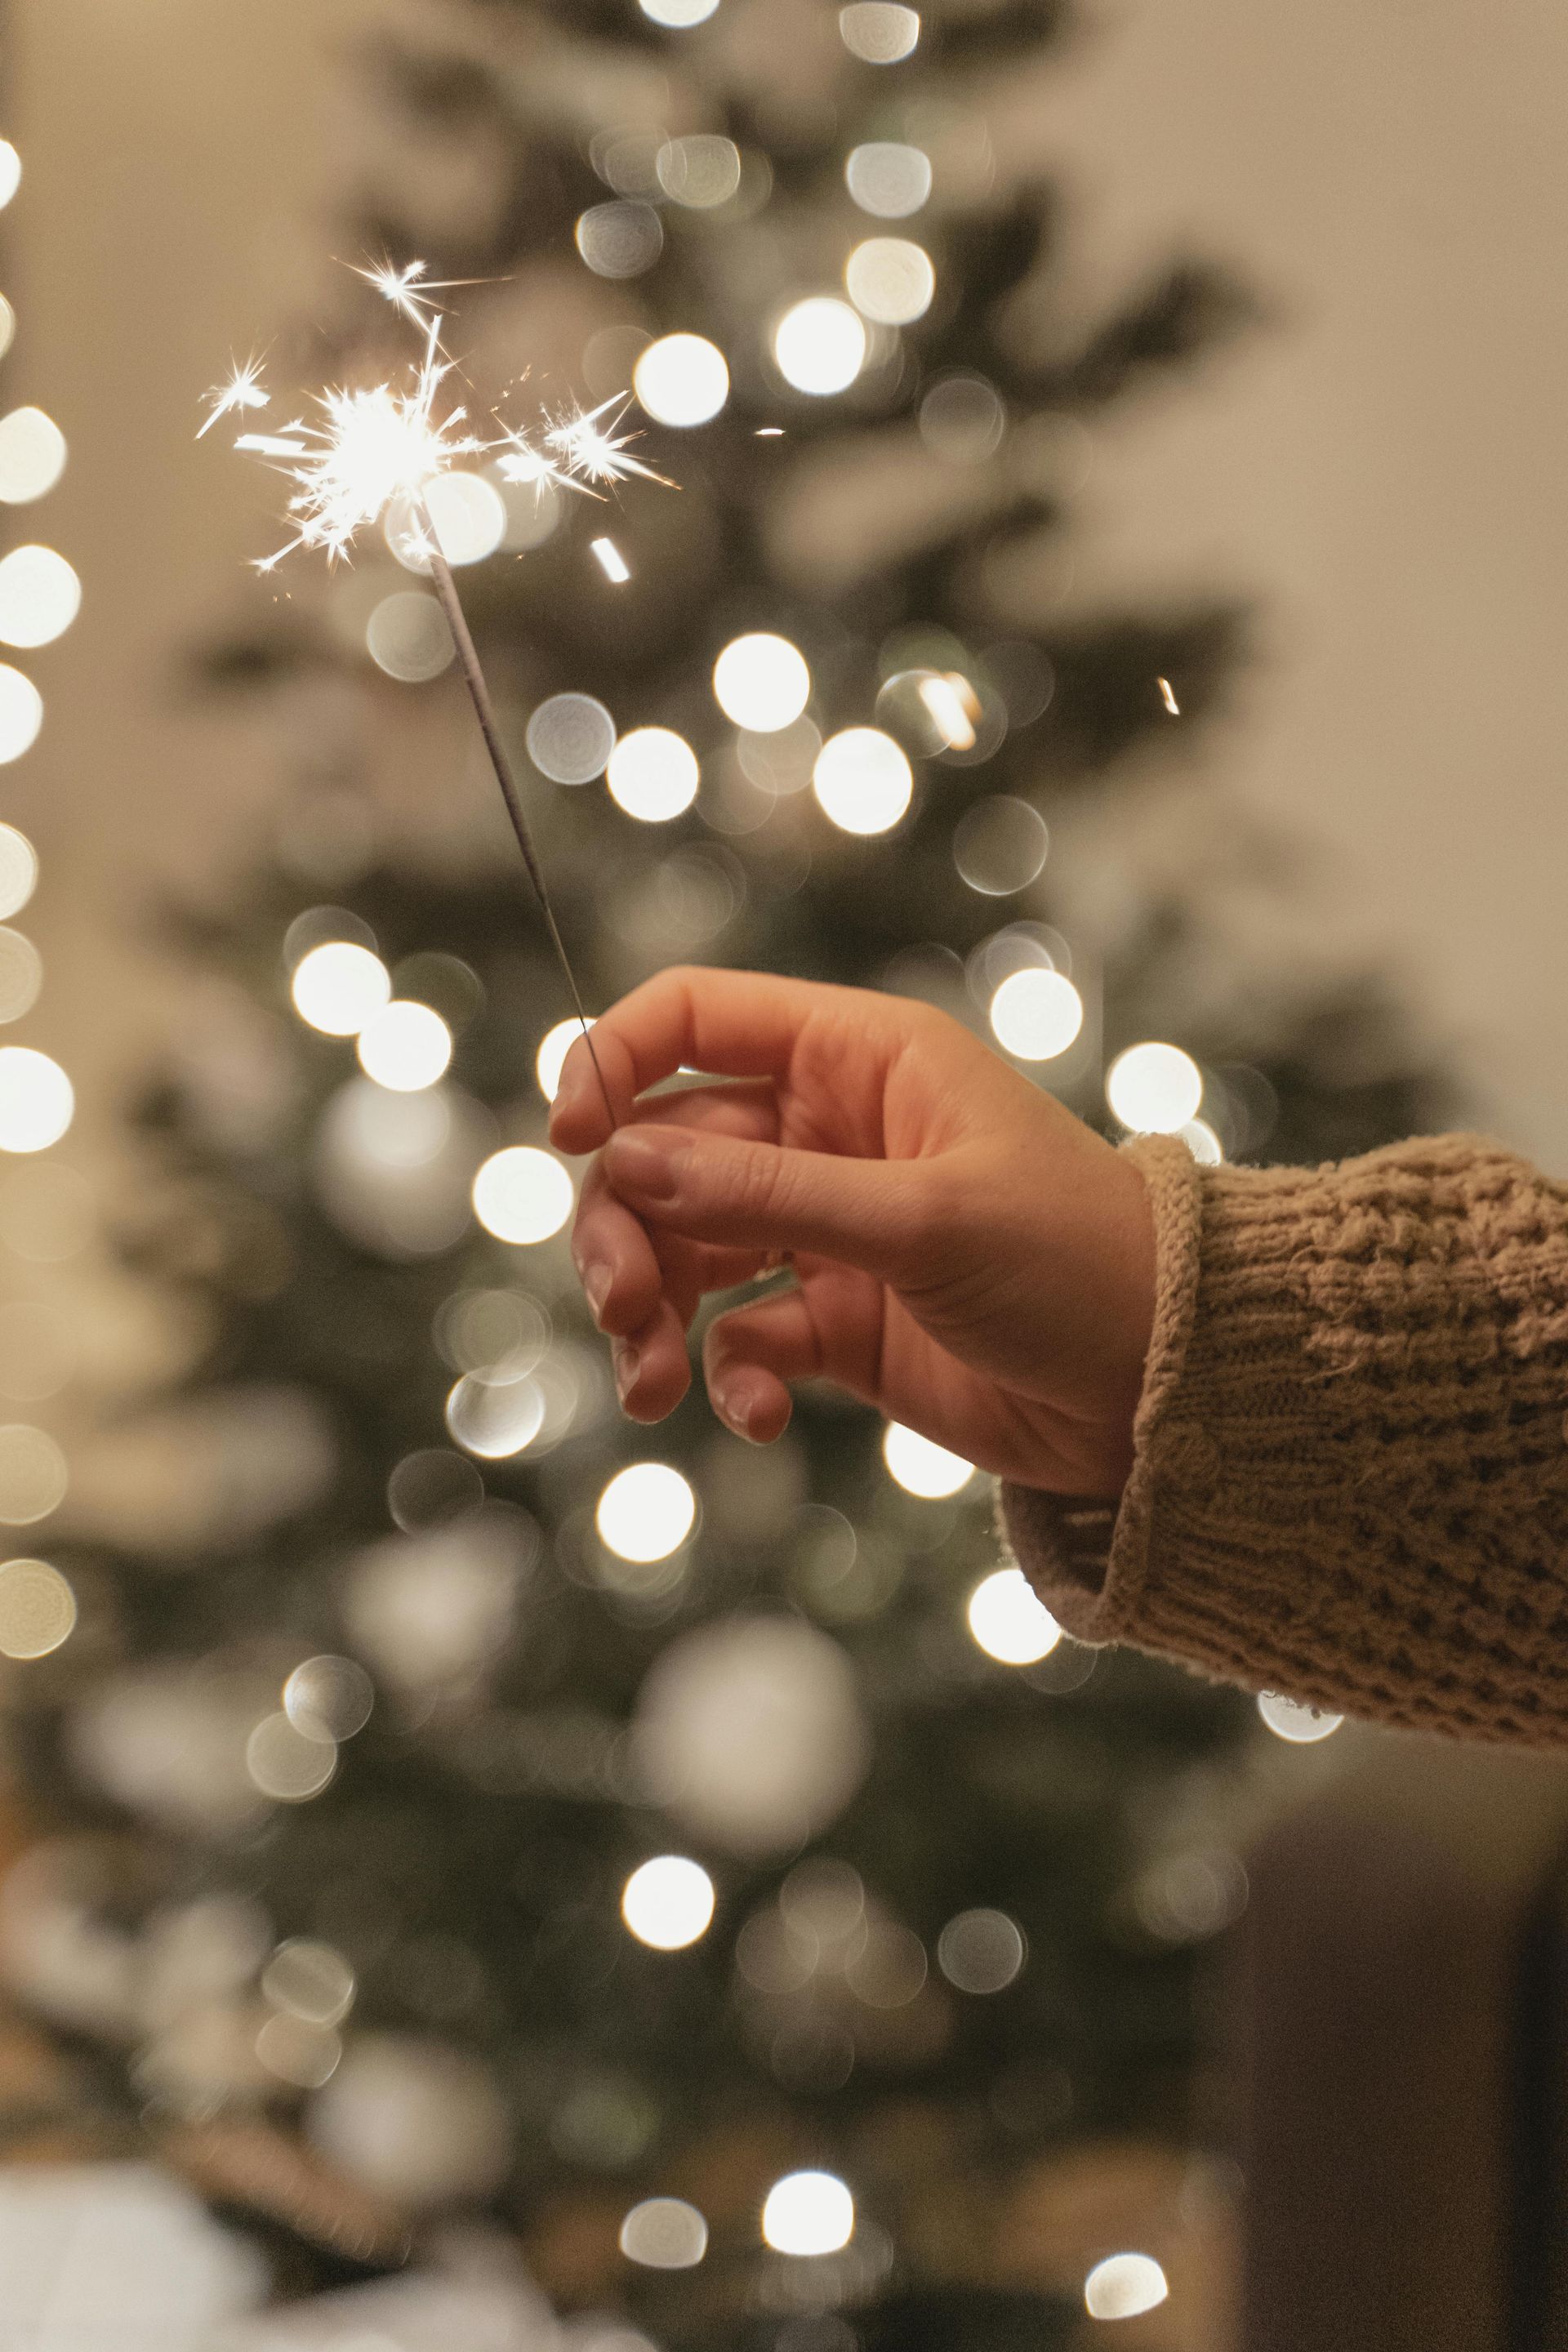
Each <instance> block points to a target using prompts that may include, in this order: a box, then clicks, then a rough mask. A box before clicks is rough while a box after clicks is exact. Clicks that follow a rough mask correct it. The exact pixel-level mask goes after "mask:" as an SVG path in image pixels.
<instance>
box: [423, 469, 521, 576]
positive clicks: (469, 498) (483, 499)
mask: <svg viewBox="0 0 1568 2352" xmlns="http://www.w3.org/2000/svg"><path fill="white" fill-rule="evenodd" d="M425 504H426V508H427V509H428V511H429V515H430V520H431V521H432V523H434V525H435V527H436V541H437V546H438V547H439V548H440V550H441V552H442V554H443V555H444V556H445V557H446V559H447V562H448V563H482V562H484V559H485V557H486V556H487V555H493V554H494V553H495V551H496V549H497V548H498V547H499V546H500V543H501V541H502V540H503V539H504V538H505V537H506V528H507V510H506V500H505V499H503V498H502V496H501V494H500V490H499V489H497V488H496V486H495V484H494V483H493V482H490V481H487V480H486V479H485V477H484V476H483V475H482V474H466V473H463V472H461V471H458V472H454V473H450V474H437V477H436V479H435V480H434V481H433V482H431V483H428V484H427V485H426V491H425ZM423 568H424V569H425V570H426V571H428V570H429V568H430V565H429V558H428V557H426V559H425V562H424V566H423Z"/></svg>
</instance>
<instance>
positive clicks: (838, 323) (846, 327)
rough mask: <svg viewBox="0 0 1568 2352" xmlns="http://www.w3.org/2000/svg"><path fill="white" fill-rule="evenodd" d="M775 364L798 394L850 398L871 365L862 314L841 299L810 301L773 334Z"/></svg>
mask: <svg viewBox="0 0 1568 2352" xmlns="http://www.w3.org/2000/svg"><path fill="white" fill-rule="evenodd" d="M773 358H774V359H775V360H776V361H777V362H778V370H779V373H780V374H781V375H782V376H783V378H784V382H785V383H789V384H793V385H794V386H795V390H796V392H808V393H811V394H813V395H814V396H815V397H816V398H818V399H821V398H824V397H826V395H827V394H830V393H835V392H847V390H848V388H849V386H850V385H851V384H852V383H854V381H855V379H856V377H857V376H858V374H859V373H860V371H861V369H862V368H863V367H864V366H865V364H866V330H865V328H864V326H863V325H862V324H861V322H860V318H859V314H858V312H857V311H855V310H851V309H850V307H849V305H848V303H847V302H840V301H839V300H838V299H837V296H836V295H832V294H812V295H808V296H807V297H806V299H805V301H804V302H796V303H794V304H792V306H791V307H790V309H789V310H786V311H785V312H784V317H783V318H782V319H781V320H779V322H778V324H777V326H776V327H775V328H774V329H773Z"/></svg>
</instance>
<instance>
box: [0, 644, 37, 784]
mask: <svg viewBox="0 0 1568 2352" xmlns="http://www.w3.org/2000/svg"><path fill="white" fill-rule="evenodd" d="M43 723H44V698H43V696H42V695H41V694H40V693H39V692H38V689H37V687H36V686H35V685H34V684H33V681H32V679H31V678H30V677H23V675H22V673H21V671H20V670H19V669H13V668H12V667H11V665H10V663H9V662H0V766H3V765H4V764H5V761H9V760H19V759H20V758H21V756H22V754H23V752H24V751H31V750H32V747H33V745H34V744H35V743H36V742H37V740H38V730H39V728H40V727H41V726H42V725H43Z"/></svg>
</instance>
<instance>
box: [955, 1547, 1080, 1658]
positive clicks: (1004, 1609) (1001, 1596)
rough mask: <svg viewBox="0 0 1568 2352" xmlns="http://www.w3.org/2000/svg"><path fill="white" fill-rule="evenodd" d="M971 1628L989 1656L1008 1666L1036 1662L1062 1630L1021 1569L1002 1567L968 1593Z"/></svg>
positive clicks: (1047, 1655)
mask: <svg viewBox="0 0 1568 2352" xmlns="http://www.w3.org/2000/svg"><path fill="white" fill-rule="evenodd" d="M969 1630H970V1632H971V1633H973V1636H974V1639H975V1641H976V1642H977V1643H979V1645H980V1647H981V1649H983V1650H984V1653H985V1654H986V1656H987V1657H988V1658H995V1659H996V1660H998V1662H999V1663H1000V1664H1002V1665H1005V1666H1033V1665H1037V1664H1038V1663H1039V1661H1040V1660H1041V1659H1042V1658H1048V1657H1049V1656H1050V1654H1051V1652H1052V1651H1053V1650H1054V1649H1055V1648H1056V1646H1057V1643H1058V1642H1059V1641H1060V1640H1061V1638H1062V1629H1061V1627H1060V1626H1059V1625H1058V1623H1057V1621H1056V1619H1055V1618H1054V1617H1053V1616H1052V1615H1051V1612H1050V1611H1049V1610H1048V1609H1047V1607H1046V1605H1045V1603H1044V1601H1041V1600H1039V1599H1038V1598H1037V1595H1036V1593H1035V1591H1034V1589H1033V1587H1032V1586H1031V1585H1030V1583H1029V1580H1028V1579H1027V1577H1026V1575H1025V1574H1024V1571H1023V1570H1022V1569H1021V1568H999V1569H997V1570H995V1572H994V1574H993V1575H991V1576H987V1577H985V1578H984V1579H983V1580H982V1581H981V1582H980V1583H979V1584H977V1585H976V1586H975V1588H974V1590H973V1592H972V1593H971V1594H970V1596H969Z"/></svg>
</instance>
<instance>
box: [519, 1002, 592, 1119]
mask: <svg viewBox="0 0 1568 2352" xmlns="http://www.w3.org/2000/svg"><path fill="white" fill-rule="evenodd" d="M593 1025H594V1023H593V1017H592V1015H590V1016H589V1021H588V1026H589V1028H590V1029H591V1028H592V1027H593ZM582 1034H583V1024H582V1023H581V1022H580V1021H578V1020H575V1019H574V1020H571V1021H558V1022H557V1023H556V1024H555V1026H554V1028H553V1029H547V1030H546V1031H545V1033H544V1035H543V1036H542V1038H541V1039H540V1041H539V1051H538V1053H537V1054H536V1055H534V1057H533V1070H534V1076H536V1077H537V1078H538V1080H539V1091H540V1093H541V1094H542V1096H543V1097H544V1099H545V1101H546V1102H553V1101H554V1100H555V1097H556V1095H557V1094H558V1093H559V1092H560V1088H561V1068H562V1065H563V1062H564V1061H565V1059H566V1056H567V1055H568V1054H569V1053H570V1052H571V1050H572V1048H573V1046H574V1045H575V1044H576V1042H577V1040H578V1038H579V1037H580V1036H581V1035H582Z"/></svg>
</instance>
